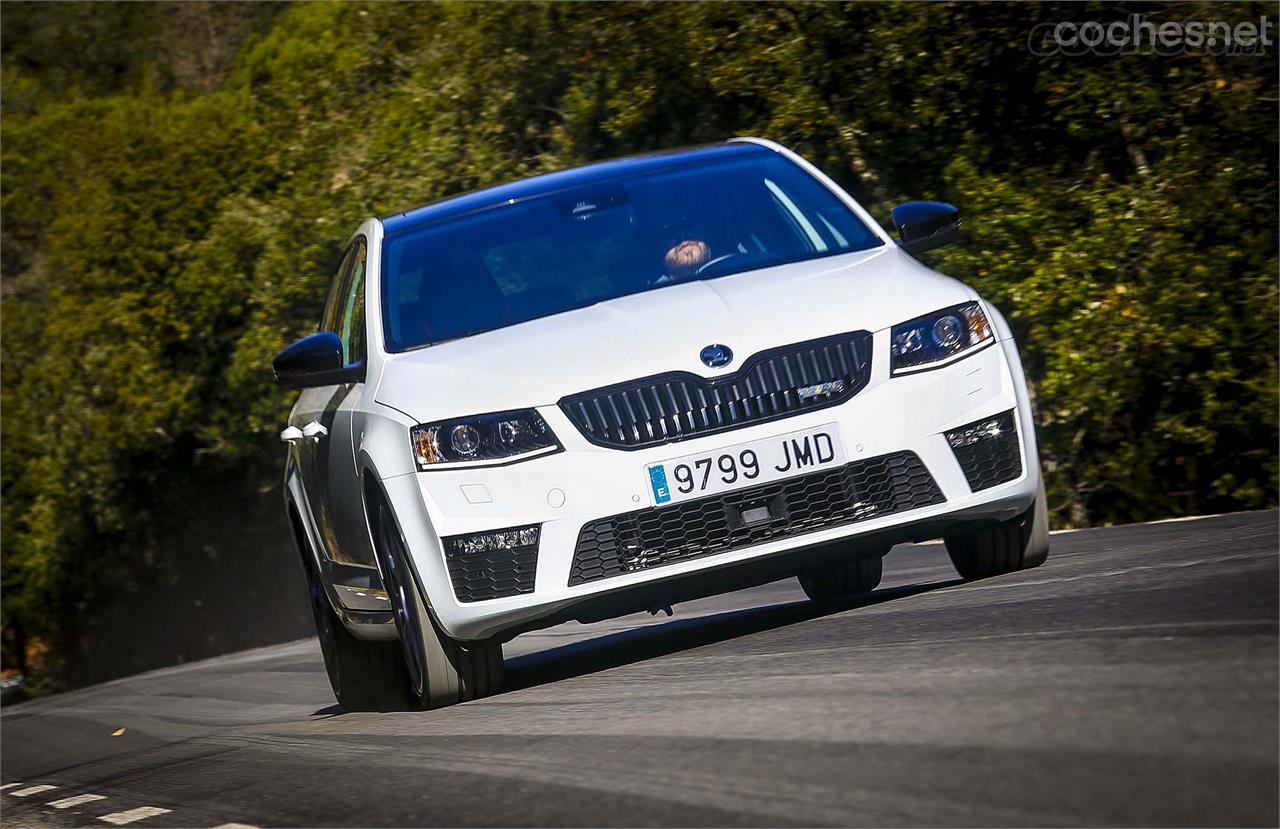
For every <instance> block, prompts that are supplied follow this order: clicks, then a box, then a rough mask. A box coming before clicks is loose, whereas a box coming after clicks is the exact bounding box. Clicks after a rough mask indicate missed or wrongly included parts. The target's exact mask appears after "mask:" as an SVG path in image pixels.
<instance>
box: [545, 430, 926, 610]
mask: <svg viewBox="0 0 1280 829" xmlns="http://www.w3.org/2000/svg"><path fill="white" fill-rule="evenodd" d="M944 500H945V499H944V498H943V496H942V491H941V490H939V489H938V485H937V484H936V483H935V482H934V480H933V477H932V476H931V475H930V474H929V471H928V470H927V469H925V466H924V464H923V463H921V462H920V459H919V458H918V457H917V456H916V455H915V453H914V452H895V453H893V454H891V455H882V456H880V457H878V458H872V459H869V460H865V461H857V462H854V463H850V464H847V465H846V466H842V467H838V468H836V469H831V470H828V471H825V472H815V473H812V474H809V475H803V476H800V477H797V478H790V479H788V480H784V481H777V482H774V483H770V484H763V485H761V486H757V487H752V488H749V489H743V490H738V491H737V492H730V493H727V494H724V495H717V496H714V497H711V498H702V499H699V500H696V501H687V502H685V503H682V504H676V505H674V506H668V507H657V508H651V509H644V510H639V511H636V512H629V513H624V514H622V515H614V516H611V517H609V518H602V519H599V520H597V521H592V522H590V523H589V524H587V525H586V526H584V527H583V528H582V531H581V532H580V533H579V534H578V543H577V546H576V548H575V550H574V555H573V565H572V567H571V568H570V571H569V585H570V586H573V585H576V584H583V583H585V582H589V581H594V580H596V579H603V578H609V577H610V576H617V575H621V574H623V573H630V572H634V571H637V570H646V569H649V568H651V567H660V566H662V565H664V564H673V563H675V562H678V561H686V560H688V559H693V558H699V557H702V556H709V555H714V554H716V553H725V552H729V551H732V550H739V549H742V548H744V547H750V546H753V545H756V544H761V543H763V542H765V541H770V540H774V539H780V538H789V537H791V536H795V535H801V534H803V533H808V532H814V531H816V530H822V529H826V528H828V527H837V526H840V525H842V524H851V523H854V522H856V521H865V520H867V519H869V518H878V517H880V516H884V515H890V514H892V513H895V512H902V511H904V510H909V509H915V508H917V507H924V506H929V505H930V504H940V503H942V502H943V501H944ZM759 507H768V517H767V518H765V519H764V520H761V521H758V522H753V523H749V524H744V523H743V517H742V513H743V511H744V510H754V509H758V508H759Z"/></svg>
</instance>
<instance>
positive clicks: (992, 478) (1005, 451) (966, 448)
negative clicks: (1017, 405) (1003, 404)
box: [947, 410, 1022, 492]
mask: <svg viewBox="0 0 1280 829" xmlns="http://www.w3.org/2000/svg"><path fill="white" fill-rule="evenodd" d="M947 443H948V444H950V445H951V452H952V453H953V454H954V455H955V456H956V462H958V463H959V464H960V470H961V471H962V472H964V477H965V479H966V480H967V481H968V482H969V489H970V490H972V491H973V492H979V491H981V490H984V489H988V488H990V487H993V486H995V485H997V484H1003V483H1006V482H1008V481H1012V480H1014V479H1016V478H1019V477H1021V476H1022V443H1021V441H1020V440H1019V439H1018V427H1017V424H1016V422H1015V420H1014V417H1013V411H1012V410H1010V411H1007V412H1001V413H1000V414H998V415H992V416H990V417H984V418H982V419H981V420H975V421H973V422H972V423H966V424H965V425H963V426H961V427H960V428H958V429H952V430H951V431H949V432H947Z"/></svg>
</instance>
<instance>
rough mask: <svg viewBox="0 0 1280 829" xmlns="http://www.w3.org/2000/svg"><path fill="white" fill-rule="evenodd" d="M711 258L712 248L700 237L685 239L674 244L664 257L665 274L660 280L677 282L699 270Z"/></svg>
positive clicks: (663, 267)
mask: <svg viewBox="0 0 1280 829" xmlns="http://www.w3.org/2000/svg"><path fill="white" fill-rule="evenodd" d="M710 260H711V248H710V247H708V246H707V243H706V242H703V241H700V240H698V239H685V240H684V241H682V242H677V243H676V244H675V245H672V247H671V249H670V250H668V251H667V255H666V256H664V257H662V269H663V272H664V273H663V276H662V278H661V279H659V280H658V281H659V282H676V281H679V280H681V279H686V278H688V277H690V276H693V275H694V274H695V273H697V272H698V268H701V267H702V266H703V265H705V264H706V263H707V262H709V261H710Z"/></svg>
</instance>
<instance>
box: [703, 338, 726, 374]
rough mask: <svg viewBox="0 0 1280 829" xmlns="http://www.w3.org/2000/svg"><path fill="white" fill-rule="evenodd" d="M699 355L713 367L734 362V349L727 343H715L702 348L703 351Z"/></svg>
mask: <svg viewBox="0 0 1280 829" xmlns="http://www.w3.org/2000/svg"><path fill="white" fill-rule="evenodd" d="M698 356H699V357H701V358H702V362H704V363H706V364H707V365H708V366H710V367H711V368H720V367H721V366H727V365H729V364H730V363H732V362H733V349H731V348H729V346H727V345H720V344H719V343H714V344H712V345H709V346H707V347H706V348H704V349H702V353H701V354H699V355H698Z"/></svg>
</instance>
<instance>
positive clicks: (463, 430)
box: [449, 424, 480, 455]
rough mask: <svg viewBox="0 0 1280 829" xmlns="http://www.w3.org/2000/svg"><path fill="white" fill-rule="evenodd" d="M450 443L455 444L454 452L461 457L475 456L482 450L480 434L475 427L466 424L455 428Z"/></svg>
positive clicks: (450, 436)
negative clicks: (477, 451) (478, 450)
mask: <svg viewBox="0 0 1280 829" xmlns="http://www.w3.org/2000/svg"><path fill="white" fill-rule="evenodd" d="M449 442H450V443H452V444H453V450H454V451H455V452H457V453H458V454H459V455H474V454H475V453H476V450H477V449H479V448H480V433H479V432H477V431H476V429H475V427H474V426H467V425H465V424H464V425H461V426H454V427H453V432H452V433H450V435H449Z"/></svg>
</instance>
